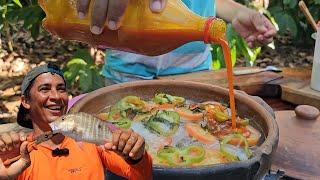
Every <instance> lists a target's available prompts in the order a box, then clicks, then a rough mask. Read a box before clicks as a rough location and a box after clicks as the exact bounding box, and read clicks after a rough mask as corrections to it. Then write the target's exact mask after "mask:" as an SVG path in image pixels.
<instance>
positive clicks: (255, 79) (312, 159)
mask: <svg viewBox="0 0 320 180" xmlns="http://www.w3.org/2000/svg"><path fill="white" fill-rule="evenodd" d="M238 69H250V68H236V70H238ZM310 78H311V69H305V68H283V69H282V72H281V73H274V72H261V73H257V74H250V75H241V76H235V84H234V87H235V89H238V90H243V91H245V92H247V93H248V94H250V95H257V96H260V97H262V98H263V99H264V100H265V101H266V102H267V103H268V104H269V105H270V106H271V107H272V108H273V109H274V110H275V111H276V121H277V123H278V126H279V131H280V137H279V139H280V141H279V145H278V149H277V152H276V154H275V160H274V163H273V165H272V168H271V169H272V170H279V169H281V170H284V171H285V174H286V176H287V177H290V178H294V179H320V139H319V137H320V118H319V119H318V120H317V121H308V122H307V121H301V120H297V118H296V116H295V113H294V111H293V110H294V108H295V107H296V106H297V105H301V104H307V105H312V106H315V107H317V108H318V109H320V92H318V91H314V90H312V89H311V88H310V85H309V84H310ZM159 79H172V80H185V81H195V82H201V83H207V84H212V85H217V86H222V87H225V88H227V87H228V85H227V79H226V70H225V69H224V70H220V71H203V72H196V73H191V74H183V75H176V76H165V77H159ZM315 126H316V127H315ZM318 126H319V127H318ZM297 146H299V147H297ZM288 152H290V153H291V154H290V153H289V154H288Z"/></svg>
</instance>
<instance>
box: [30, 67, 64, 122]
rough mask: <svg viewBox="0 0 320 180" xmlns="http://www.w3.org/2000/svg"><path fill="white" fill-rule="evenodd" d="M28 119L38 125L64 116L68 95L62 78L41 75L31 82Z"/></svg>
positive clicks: (45, 74)
mask: <svg viewBox="0 0 320 180" xmlns="http://www.w3.org/2000/svg"><path fill="white" fill-rule="evenodd" d="M28 104H29V106H30V108H29V115H30V118H31V119H32V120H33V121H35V122H39V123H50V122H53V121H54V120H56V119H57V118H58V117H60V116H61V115H63V114H65V113H66V111H67V107H68V93H67V91H66V85H65V83H64V81H63V78H62V77H61V76H60V75H57V74H53V73H50V72H48V73H43V74H41V75H39V76H38V77H37V78H36V79H35V80H34V82H33V85H32V87H31V89H30V98H29V100H28Z"/></svg>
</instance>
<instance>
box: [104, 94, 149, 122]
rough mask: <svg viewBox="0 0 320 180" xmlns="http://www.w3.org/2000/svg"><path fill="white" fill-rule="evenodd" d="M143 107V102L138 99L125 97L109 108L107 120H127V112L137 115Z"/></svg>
mask: <svg viewBox="0 0 320 180" xmlns="http://www.w3.org/2000/svg"><path fill="white" fill-rule="evenodd" d="M144 106H145V101H143V100H141V99H140V98H139V97H137V96H126V97H124V98H122V99H121V100H120V101H119V102H118V103H117V104H115V105H114V106H113V107H112V108H111V111H110V113H109V116H108V119H111V120H117V119H118V118H127V117H128V116H127V112H126V111H127V110H132V112H134V113H138V112H142V111H143V108H144Z"/></svg>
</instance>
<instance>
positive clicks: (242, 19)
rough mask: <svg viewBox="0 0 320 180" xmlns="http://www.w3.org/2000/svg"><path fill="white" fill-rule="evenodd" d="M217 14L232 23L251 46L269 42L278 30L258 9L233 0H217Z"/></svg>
mask: <svg viewBox="0 0 320 180" xmlns="http://www.w3.org/2000/svg"><path fill="white" fill-rule="evenodd" d="M216 6H217V16H219V17H221V18H222V19H224V20H226V21H228V22H230V23H232V25H233V27H234V28H235V30H236V31H237V32H238V33H239V34H240V36H242V37H243V38H244V39H245V40H246V41H247V43H248V45H249V47H254V46H257V45H263V44H268V43H271V42H272V41H273V36H275V34H276V32H277V30H276V28H275V27H274V26H273V25H272V23H271V22H270V21H269V20H268V19H267V18H266V17H265V16H263V15H262V14H260V13H259V12H258V11H255V10H252V9H250V8H247V7H245V6H243V5H241V4H239V3H237V2H234V1H232V0H216Z"/></svg>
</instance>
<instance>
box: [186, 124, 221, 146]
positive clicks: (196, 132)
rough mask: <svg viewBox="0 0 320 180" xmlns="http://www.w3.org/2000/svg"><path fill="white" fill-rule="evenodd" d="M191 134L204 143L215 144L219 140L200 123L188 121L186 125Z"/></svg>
mask: <svg viewBox="0 0 320 180" xmlns="http://www.w3.org/2000/svg"><path fill="white" fill-rule="evenodd" d="M185 129H186V130H187V132H188V134H189V136H191V137H194V138H195V139H197V140H198V141H199V142H202V143H203V144H214V143H216V142H218V140H217V138H216V137H215V136H213V135H211V134H210V133H209V132H207V131H205V130H204V129H202V128H201V127H200V125H199V124H194V123H187V124H186V125H185Z"/></svg>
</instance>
